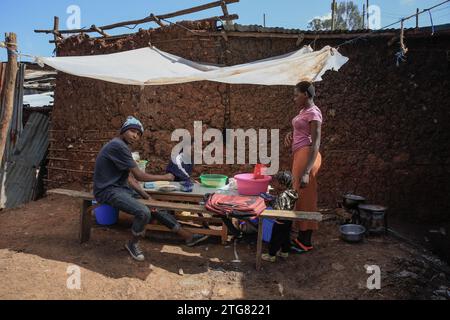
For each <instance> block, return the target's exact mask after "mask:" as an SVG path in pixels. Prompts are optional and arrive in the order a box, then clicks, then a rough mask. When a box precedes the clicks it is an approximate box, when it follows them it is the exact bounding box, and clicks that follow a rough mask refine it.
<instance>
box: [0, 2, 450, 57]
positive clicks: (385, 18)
mask: <svg viewBox="0 0 450 320" xmlns="http://www.w3.org/2000/svg"><path fill="white" fill-rule="evenodd" d="M442 1H443V0H370V4H373V5H378V6H379V7H380V9H381V25H382V26H384V25H387V24H389V23H392V22H394V21H396V20H398V19H399V18H401V17H404V16H408V15H410V14H412V13H414V12H415V10H416V8H421V9H424V8H429V7H431V6H433V5H435V4H437V3H440V2H442ZM208 2H212V0H191V1H186V0H152V1H149V0H128V1H117V0H114V1H111V0H109V1H106V0H95V1H94V0H40V1H32V0H1V2H0V33H1V35H0V39H1V40H3V39H4V33H5V32H10V31H11V32H15V33H16V34H17V37H18V43H19V50H20V51H21V52H23V53H26V54H31V55H37V56H51V55H52V51H53V49H54V45H53V44H50V43H48V40H50V39H51V38H52V37H51V36H50V35H45V34H36V33H34V29H52V27H53V16H59V17H60V28H61V29H63V28H64V29H66V21H67V19H68V17H69V14H68V13H66V11H67V8H68V7H69V6H70V5H77V6H79V7H80V9H81V27H89V26H91V25H92V24H96V25H98V26H101V25H105V24H111V23H115V22H120V21H126V20H133V19H140V18H143V17H145V16H147V15H148V14H149V13H154V14H156V15H157V14H164V13H169V12H173V11H177V10H180V9H185V8H188V7H192V6H196V5H200V4H204V3H208ZM338 2H340V0H338ZM354 2H355V3H357V4H358V5H359V6H360V8H362V4H363V3H365V0H354ZM330 3H331V0H313V1H310V0H241V1H240V2H239V3H235V4H231V5H229V6H228V7H229V12H230V13H237V14H239V20H236V22H237V23H240V24H260V25H262V23H263V14H264V13H265V14H266V26H268V27H285V28H299V29H306V28H307V24H308V21H309V20H311V19H312V18H314V17H317V16H324V15H327V14H328V13H329V12H330V6H331V5H330ZM220 14H221V10H220V8H215V9H210V10H208V11H203V12H200V13H196V14H191V15H186V16H182V17H179V18H176V19H177V20H190V19H198V18H206V17H210V16H216V15H220ZM433 20H434V23H435V24H444V23H450V3H447V4H445V5H443V6H441V7H439V8H437V9H436V10H435V11H434V12H433ZM172 21H174V20H173V19H172ZM419 21H420V26H429V25H430V18H429V16H428V15H425V14H424V15H422V16H421V18H420V20H419ZM414 25H415V21H414V19H411V20H410V22H409V23H407V24H406V26H407V27H411V26H414ZM156 26H157V25H155V24H146V25H142V26H138V27H137V28H136V29H138V28H139V27H147V28H149V27H156ZM128 32H130V30H128V29H126V28H119V29H116V31H114V32H112V31H110V32H109V33H110V34H121V33H128ZM4 60H6V50H5V49H0V61H4ZM24 60H26V59H24Z"/></svg>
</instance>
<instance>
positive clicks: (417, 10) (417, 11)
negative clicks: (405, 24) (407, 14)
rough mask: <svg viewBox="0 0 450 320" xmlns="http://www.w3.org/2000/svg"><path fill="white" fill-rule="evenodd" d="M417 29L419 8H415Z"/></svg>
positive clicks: (417, 25) (417, 26) (417, 27)
mask: <svg viewBox="0 0 450 320" xmlns="http://www.w3.org/2000/svg"><path fill="white" fill-rule="evenodd" d="M417 29H419V8H417V9H416V30H417Z"/></svg>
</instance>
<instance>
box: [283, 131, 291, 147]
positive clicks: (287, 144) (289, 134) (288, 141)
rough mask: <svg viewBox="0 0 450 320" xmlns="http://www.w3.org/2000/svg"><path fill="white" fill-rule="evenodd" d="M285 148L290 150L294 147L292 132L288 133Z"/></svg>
mask: <svg viewBox="0 0 450 320" xmlns="http://www.w3.org/2000/svg"><path fill="white" fill-rule="evenodd" d="M284 146H285V147H286V148H290V147H291V146H292V131H290V132H288V133H287V134H286V136H285V137H284Z"/></svg>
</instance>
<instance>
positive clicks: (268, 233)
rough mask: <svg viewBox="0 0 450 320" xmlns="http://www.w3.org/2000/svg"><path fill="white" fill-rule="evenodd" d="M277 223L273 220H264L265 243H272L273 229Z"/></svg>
mask: <svg viewBox="0 0 450 320" xmlns="http://www.w3.org/2000/svg"><path fill="white" fill-rule="evenodd" d="M274 223H275V220H272V219H264V220H263V226H262V228H263V229H262V231H263V241H264V242H270V239H271V238H272V229H273V224H274Z"/></svg>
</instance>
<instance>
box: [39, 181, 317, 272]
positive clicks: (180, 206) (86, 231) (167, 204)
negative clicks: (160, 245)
mask: <svg viewBox="0 0 450 320" xmlns="http://www.w3.org/2000/svg"><path fill="white" fill-rule="evenodd" d="M197 187H199V186H197ZM205 189H207V190H205ZM205 189H203V187H201V186H200V188H198V189H197V191H196V192H193V193H192V194H186V193H174V192H170V193H161V192H157V191H154V192H152V191H150V192H149V193H150V194H151V195H152V197H154V198H153V199H151V200H144V199H139V200H138V201H139V202H141V203H143V204H144V205H146V206H148V207H151V208H156V209H165V210H173V211H176V212H181V211H186V212H191V213H198V214H208V215H209V216H208V217H198V216H197V217H196V216H188V217H186V216H176V217H177V219H180V220H183V219H184V220H188V219H189V220H190V221H194V222H197V221H198V222H204V221H210V222H213V223H221V224H222V229H221V230H212V229H203V228H185V229H186V230H189V231H191V232H196V233H203V234H208V235H217V236H220V237H221V238H222V242H224V241H225V242H226V238H227V234H228V229H227V227H226V226H225V224H224V223H223V221H222V219H220V218H217V217H212V216H211V214H210V212H208V210H206V208H205V206H204V205H201V204H198V202H196V201H197V200H198V199H199V197H200V196H201V199H203V195H204V193H205V191H211V190H214V189H208V188H205ZM194 190H195V189H194ZM47 193H48V194H58V195H65V196H69V197H74V198H78V199H81V200H82V203H81V211H80V233H79V239H80V242H81V243H83V242H86V241H88V240H89V238H90V235H91V226H92V211H93V210H94V209H95V208H96V207H98V206H99V205H92V200H94V196H93V195H92V193H89V192H83V191H76V190H68V189H53V190H48V191H47ZM206 193H209V192H206ZM156 198H159V199H161V200H157V199H156ZM163 198H165V199H166V200H172V201H164V200H162V199H163ZM176 201H181V202H176ZM185 202H191V203H185ZM192 202H194V203H192ZM276 218H281V219H284V220H292V221H311V220H313V221H322V214H321V213H319V212H301V211H282V210H266V211H264V212H263V213H261V215H260V216H259V226H258V241H257V249H256V269H257V270H260V269H261V253H262V235H263V232H262V226H263V221H264V219H276ZM147 227H148V228H149V230H161V231H170V230H169V229H167V228H166V227H165V226H161V225H151V224H149V225H147Z"/></svg>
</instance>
